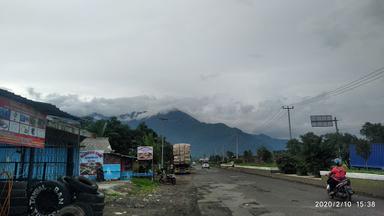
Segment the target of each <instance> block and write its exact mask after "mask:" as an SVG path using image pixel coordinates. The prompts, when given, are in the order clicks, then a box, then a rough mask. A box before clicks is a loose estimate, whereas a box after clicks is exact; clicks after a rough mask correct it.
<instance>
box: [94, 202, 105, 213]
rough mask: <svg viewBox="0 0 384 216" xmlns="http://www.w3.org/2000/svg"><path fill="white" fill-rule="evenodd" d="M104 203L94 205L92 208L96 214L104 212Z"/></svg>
mask: <svg viewBox="0 0 384 216" xmlns="http://www.w3.org/2000/svg"><path fill="white" fill-rule="evenodd" d="M104 206H105V204H104V203H92V204H91V207H92V210H93V211H94V212H99V211H101V212H102V211H104Z"/></svg>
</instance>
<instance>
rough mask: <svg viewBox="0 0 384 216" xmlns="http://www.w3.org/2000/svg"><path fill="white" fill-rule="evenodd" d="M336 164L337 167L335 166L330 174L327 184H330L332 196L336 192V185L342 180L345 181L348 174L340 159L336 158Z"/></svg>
mask: <svg viewBox="0 0 384 216" xmlns="http://www.w3.org/2000/svg"><path fill="white" fill-rule="evenodd" d="M334 161H335V163H336V166H334V167H333V168H332V169H331V171H330V172H329V174H328V176H329V178H328V180H327V183H328V184H329V189H330V195H333V194H334V193H335V192H334V189H335V187H336V185H337V184H338V183H339V182H341V181H342V180H344V179H345V175H346V174H347V172H346V171H345V169H344V167H343V163H342V161H341V159H340V158H336V159H335V160H334Z"/></svg>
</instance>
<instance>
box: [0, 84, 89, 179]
mask: <svg viewBox="0 0 384 216" xmlns="http://www.w3.org/2000/svg"><path fill="white" fill-rule="evenodd" d="M0 97H1V98H3V99H4V98H5V99H7V100H8V99H9V100H10V101H12V102H15V103H17V104H22V105H26V106H28V107H30V108H31V109H33V111H36V112H39V113H41V114H43V115H44V116H46V119H45V124H44V126H45V131H44V133H45V134H44V135H45V136H44V138H45V139H43V141H44V144H43V147H42V148H35V147H31V146H27V145H24V143H13V144H9V143H7V142H4V141H0V172H3V171H6V172H9V173H11V174H12V175H13V177H14V179H16V180H27V179H38V180H48V179H57V178H58V177H60V176H63V175H70V176H72V175H79V148H80V145H79V143H80V142H81V140H82V139H84V138H85V137H86V136H88V135H89V134H88V133H86V131H82V130H80V129H79V128H80V122H79V118H77V117H75V116H72V115H70V114H68V113H65V112H63V111H61V110H60V109H58V108H57V107H56V106H54V105H52V104H47V103H41V102H36V101H32V100H28V99H26V98H23V97H21V96H18V95H15V94H13V93H11V92H8V91H5V90H1V89H0ZM0 105H1V104H0ZM5 107H6V106H5ZM3 121H4V119H3ZM4 122H6V121H4ZM31 128H32V126H31ZM1 135H2V138H3V140H4V137H5V136H6V134H5V133H2V134H1ZM3 178H4V177H3Z"/></svg>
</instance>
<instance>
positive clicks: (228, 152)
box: [226, 151, 235, 160]
mask: <svg viewBox="0 0 384 216" xmlns="http://www.w3.org/2000/svg"><path fill="white" fill-rule="evenodd" d="M226 155H227V157H228V159H229V160H231V159H232V158H234V157H235V153H233V152H231V151H227V153H226Z"/></svg>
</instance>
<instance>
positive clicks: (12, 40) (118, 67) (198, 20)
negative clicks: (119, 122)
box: [0, 0, 384, 138]
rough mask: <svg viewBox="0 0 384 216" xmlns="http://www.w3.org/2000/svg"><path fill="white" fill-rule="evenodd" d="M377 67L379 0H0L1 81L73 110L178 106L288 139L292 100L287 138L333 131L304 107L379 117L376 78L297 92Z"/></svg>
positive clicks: (383, 57) (381, 54) (353, 118)
mask: <svg viewBox="0 0 384 216" xmlns="http://www.w3.org/2000/svg"><path fill="white" fill-rule="evenodd" d="M383 66H384V1H381V0H364V1H361V0H349V1H344V0H343V1H341V0H340V1H336V0H333V1H328V0H322V1H309V0H300V1H299V0H297V1H286V0H281V1H277V0H276V1H267V0H265V1H258V0H190V1H183V0H173V1H168V0H162V1H155V0H154V1H149V0H146V1H143V0H137V1H134V0H131V1H125V0H122V1H106V0H105V1H98V0H89V1H51V0H46V1H16V0H12V1H5V0H0V75H1V79H0V87H1V88H5V89H8V90H11V91H13V92H15V93H17V94H21V95H23V96H26V97H28V98H31V99H35V100H39V101H46V102H50V103H54V104H56V105H57V106H58V107H60V108H61V109H63V110H65V111H68V112H70V113H73V114H76V115H86V114H89V113H92V112H99V113H102V114H105V115H117V114H122V113H127V112H131V111H141V110H148V111H150V112H158V111H163V110H168V109H172V108H178V109H181V110H183V111H186V112H188V113H190V114H191V115H193V116H194V117H196V118H197V119H199V120H202V121H206V122H223V123H226V124H228V125H230V126H235V127H239V128H241V129H243V130H245V131H247V132H252V133H266V134H269V135H272V136H276V137H282V138H286V137H287V136H288V129H287V127H288V123H287V116H286V113H285V112H282V111H280V112H279V110H281V106H282V105H289V104H295V105H296V106H295V109H294V110H293V111H292V124H293V135H294V136H298V135H299V134H301V133H304V132H306V131H310V130H312V131H315V132H316V133H319V134H321V133H325V132H327V131H333V130H334V129H332V128H325V129H324V128H323V129H319V128H311V127H310V122H309V116H310V115H311V114H331V115H334V116H336V117H338V118H339V119H341V122H340V129H341V131H342V132H351V133H358V131H359V129H360V127H361V125H362V124H363V123H364V122H366V121H372V122H384V78H381V79H377V80H374V81H373V82H370V83H368V84H366V85H362V86H358V87H357V88H355V89H353V90H351V91H347V92H342V94H340V95H337V96H334V95H330V96H329V95H328V97H320V99H322V100H315V101H314V102H311V103H306V102H305V101H306V100H307V99H308V98H311V97H314V96H317V95H319V94H323V93H324V92H328V91H331V90H333V89H336V88H338V87H340V86H342V85H344V84H347V83H349V82H350V81H353V80H356V79H359V78H360V77H362V76H364V75H366V74H368V73H370V72H372V71H374V70H376V69H378V68H381V67H383ZM368 81H370V80H368ZM336 93H338V92H336ZM303 100H304V103H300V102H302V101H303ZM307 101H308V100H307ZM284 114H285V115H284Z"/></svg>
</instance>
